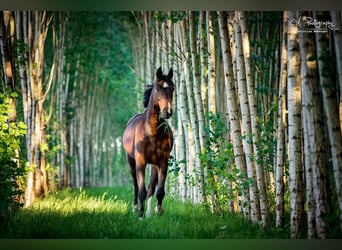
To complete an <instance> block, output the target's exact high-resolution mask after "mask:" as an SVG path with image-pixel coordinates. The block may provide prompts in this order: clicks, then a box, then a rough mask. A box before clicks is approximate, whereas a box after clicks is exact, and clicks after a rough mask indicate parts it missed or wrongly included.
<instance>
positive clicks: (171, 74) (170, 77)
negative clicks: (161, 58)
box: [167, 68, 173, 79]
mask: <svg viewBox="0 0 342 250" xmlns="http://www.w3.org/2000/svg"><path fill="white" fill-rule="evenodd" d="M167 76H168V77H169V79H172V76H173V69H172V68H170V70H169V74H168V75H167Z"/></svg>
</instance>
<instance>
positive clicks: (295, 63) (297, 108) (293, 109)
mask: <svg viewBox="0 0 342 250" xmlns="http://www.w3.org/2000/svg"><path fill="white" fill-rule="evenodd" d="M294 19H296V13H295V12H292V11H289V12H288V20H289V22H288V25H289V26H288V40H287V45H288V57H287V67H288V69H287V82H288V89H287V90H288V92H287V96H288V100H287V106H288V137H289V156H288V159H289V192H290V225H291V226H290V230H291V237H292V238H298V237H300V229H301V228H302V223H303V222H302V220H303V162H302V150H301V148H302V144H301V88H300V82H301V81H300V55H299V44H298V27H297V26H296V25H293V24H292V22H291V20H294Z"/></svg>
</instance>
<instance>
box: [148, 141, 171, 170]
mask: <svg viewBox="0 0 342 250" xmlns="http://www.w3.org/2000/svg"><path fill="white" fill-rule="evenodd" d="M171 148H172V144H171V139H170V137H168V136H162V137H160V136H159V137H157V136H156V137H151V138H149V139H148V140H147V142H146V144H145V152H146V153H147V154H146V155H148V156H149V157H148V158H149V162H150V163H153V164H158V161H160V160H168V158H169V155H170V151H171Z"/></svg>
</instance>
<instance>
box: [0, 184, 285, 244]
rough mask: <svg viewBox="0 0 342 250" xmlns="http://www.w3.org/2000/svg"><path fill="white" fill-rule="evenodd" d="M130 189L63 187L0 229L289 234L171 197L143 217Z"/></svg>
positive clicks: (114, 235) (88, 234) (77, 234)
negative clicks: (161, 210) (158, 210)
mask: <svg viewBox="0 0 342 250" xmlns="http://www.w3.org/2000/svg"><path fill="white" fill-rule="evenodd" d="M130 190H131V188H123V187H117V188H96V189H87V190H70V189H67V190H63V191H60V192H58V193H56V194H51V195H49V196H48V197H47V198H45V199H41V200H39V201H37V202H36V203H35V204H34V206H33V207H32V208H30V209H22V210H20V211H19V212H18V213H17V214H16V216H15V217H13V218H11V220H10V223H9V224H8V225H7V226H6V227H5V228H1V229H0V233H1V238H49V239H56V238H57V239H61V238H62V239H68V238H76V239H83V238H90V239H106V238H108V239H156V238H162V239H171V238H172V239H201V238H206V239H222V238H223V239H256V238H286V237H287V234H285V233H284V232H279V231H275V230H268V231H265V230H263V229H261V228H260V227H259V226H258V225H254V224H251V223H250V222H247V221H246V220H244V219H243V218H242V217H240V216H239V215H229V214H227V215H224V216H223V215H218V214H211V213H210V212H209V210H208V209H207V208H206V207H205V206H195V205H193V204H191V203H182V202H180V201H178V200H177V199H174V198H172V197H170V196H166V198H165V200H164V208H165V213H164V214H163V215H162V216H157V215H154V216H152V217H150V218H146V219H144V220H139V219H138V216H137V214H134V213H132V212H131V200H132V192H131V191H130Z"/></svg>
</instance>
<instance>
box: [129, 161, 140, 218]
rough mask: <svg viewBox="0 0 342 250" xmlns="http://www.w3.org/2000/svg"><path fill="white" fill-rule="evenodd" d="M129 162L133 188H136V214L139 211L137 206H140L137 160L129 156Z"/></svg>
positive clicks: (134, 207)
mask: <svg viewBox="0 0 342 250" xmlns="http://www.w3.org/2000/svg"><path fill="white" fill-rule="evenodd" d="M127 161H128V163H129V166H130V170H131V175H132V180H133V186H134V199H133V212H135V210H137V209H138V208H137V206H138V182H137V175H136V171H135V160H134V159H133V158H132V157H130V156H129V155H127Z"/></svg>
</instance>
